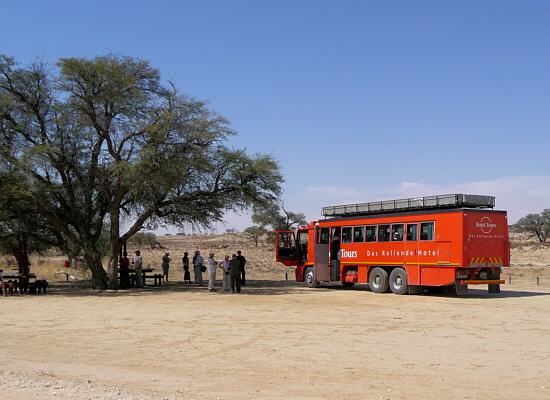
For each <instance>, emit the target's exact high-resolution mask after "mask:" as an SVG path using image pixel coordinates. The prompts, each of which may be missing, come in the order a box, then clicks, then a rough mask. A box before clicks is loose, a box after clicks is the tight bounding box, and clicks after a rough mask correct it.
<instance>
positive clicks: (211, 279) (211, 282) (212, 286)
mask: <svg viewBox="0 0 550 400" xmlns="http://www.w3.org/2000/svg"><path fill="white" fill-rule="evenodd" d="M217 268H218V262H217V261H216V259H215V258H214V253H210V255H209V256H208V291H210V292H215V291H216V269H217Z"/></svg>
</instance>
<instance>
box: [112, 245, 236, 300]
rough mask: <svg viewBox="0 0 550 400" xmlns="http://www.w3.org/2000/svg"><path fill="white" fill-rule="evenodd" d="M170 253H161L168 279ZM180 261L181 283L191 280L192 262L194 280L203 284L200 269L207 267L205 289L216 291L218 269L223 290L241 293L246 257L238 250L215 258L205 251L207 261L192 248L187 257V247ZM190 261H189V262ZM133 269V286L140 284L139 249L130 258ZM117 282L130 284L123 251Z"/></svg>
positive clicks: (141, 281) (127, 264)
mask: <svg viewBox="0 0 550 400" xmlns="http://www.w3.org/2000/svg"><path fill="white" fill-rule="evenodd" d="M170 261H172V259H171V258H170V253H168V252H167V253H165V254H164V256H163V257H162V275H163V278H164V280H165V281H166V282H167V281H168V274H169V272H170ZM181 261H182V264H183V281H184V283H191V272H190V265H192V266H193V274H194V278H195V284H197V285H202V284H203V278H202V274H203V272H207V271H208V290H209V291H211V292H215V291H216V273H217V271H218V269H220V270H221V272H222V274H223V275H222V276H223V279H222V288H223V290H224V291H230V290H231V292H232V293H235V292H237V293H240V292H241V286H245V285H246V270H245V265H246V258H245V257H244V256H243V255H242V254H241V251H240V250H239V251H237V254H233V255H232V257H231V259H230V258H229V255H226V256H225V258H224V259H223V260H222V261H218V260H216V259H215V258H214V253H210V254H209V255H208V259H207V261H206V263H205V262H204V259H203V257H202V256H201V253H200V251H199V250H197V251H195V254H194V256H193V259H192V260H191V262H190V260H189V253H188V252H187V251H186V252H185V253H183V257H182V259H181ZM191 263H192V264H191ZM133 269H134V270H135V272H136V274H135V276H136V287H138V288H141V287H143V283H144V282H143V257H142V256H141V252H140V251H139V250H136V256H135V257H134V260H133ZM120 286H121V288H123V289H126V288H128V287H130V260H129V259H128V254H127V253H124V255H123V257H122V258H121V259H120Z"/></svg>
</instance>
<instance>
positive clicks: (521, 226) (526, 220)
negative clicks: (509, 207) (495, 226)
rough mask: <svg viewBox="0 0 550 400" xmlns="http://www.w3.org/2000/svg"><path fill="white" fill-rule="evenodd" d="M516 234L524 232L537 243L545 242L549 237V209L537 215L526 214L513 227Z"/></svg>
mask: <svg viewBox="0 0 550 400" xmlns="http://www.w3.org/2000/svg"><path fill="white" fill-rule="evenodd" d="M513 229H514V230H515V231H516V232H525V233H527V234H529V235H530V236H531V237H535V236H536V237H537V239H538V240H539V242H541V243H543V242H546V239H548V237H550V209H545V210H543V211H542V212H540V213H537V214H527V215H526V216H525V217H523V218H521V219H520V220H519V221H518V222H516V223H515V224H514V225H513Z"/></svg>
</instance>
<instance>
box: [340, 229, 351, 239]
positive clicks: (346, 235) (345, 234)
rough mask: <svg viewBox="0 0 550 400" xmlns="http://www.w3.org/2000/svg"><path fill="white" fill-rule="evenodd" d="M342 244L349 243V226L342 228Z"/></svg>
mask: <svg viewBox="0 0 550 400" xmlns="http://www.w3.org/2000/svg"><path fill="white" fill-rule="evenodd" d="M342 243H351V226H348V227H345V228H342Z"/></svg>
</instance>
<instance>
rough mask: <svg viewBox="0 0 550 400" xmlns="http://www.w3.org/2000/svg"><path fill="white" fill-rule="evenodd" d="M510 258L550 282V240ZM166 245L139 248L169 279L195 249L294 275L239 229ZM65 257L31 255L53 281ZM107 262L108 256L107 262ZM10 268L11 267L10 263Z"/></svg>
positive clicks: (253, 275) (523, 275)
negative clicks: (166, 265)
mask: <svg viewBox="0 0 550 400" xmlns="http://www.w3.org/2000/svg"><path fill="white" fill-rule="evenodd" d="M512 239H513V240H512V241H511V260H512V266H511V267H510V268H507V269H505V270H504V278H505V279H506V280H507V281H508V280H509V278H510V277H511V278H512V284H514V283H522V284H526V285H536V282H537V277H538V278H539V284H540V285H541V286H542V285H545V286H550V243H542V244H541V243H538V242H536V241H535V240H533V239H528V238H526V237H519V236H517V235H516V236H512ZM158 240H159V242H160V244H161V245H162V247H163V248H161V249H150V248H146V247H142V248H141V249H140V250H141V252H142V255H143V258H144V264H145V265H150V266H151V267H152V268H155V269H156V270H160V269H161V265H162V256H163V255H164V253H165V252H169V253H170V257H171V258H172V262H171V268H170V279H171V280H174V281H179V280H182V279H183V271H182V263H181V258H182V256H183V252H184V251H187V252H189V254H190V255H191V257H192V255H193V252H194V251H195V250H200V252H201V254H202V255H203V256H204V257H206V256H207V255H208V253H210V252H214V254H215V257H216V259H218V260H222V259H223V257H224V256H225V255H226V254H227V255H229V256H231V254H232V253H235V252H236V251H237V250H241V251H242V252H243V254H244V255H245V257H246V258H247V260H248V263H247V274H248V276H249V278H250V279H268V280H284V279H285V273H287V274H288V279H289V280H293V279H294V269H293V268H291V267H285V266H283V265H281V264H279V263H277V262H276V261H275V249H274V246H273V245H268V244H265V243H261V244H260V245H259V246H258V247H256V246H255V245H254V242H253V240H252V239H250V238H248V237H247V236H246V235H243V234H239V233H232V234H223V235H190V236H161V237H159V238H158ZM137 249H138V247H137V246H135V245H132V244H130V245H129V247H128V253H129V257H130V258H131V257H132V256H133V255H134V252H135V250H137ZM8 259H9V257H6V256H4V257H0V266H3V267H4V268H6V265H7V261H8ZM64 260H65V258H64V257H63V256H59V255H52V256H46V257H44V256H33V257H32V259H31V263H32V267H31V268H32V271H33V272H34V273H35V274H36V275H37V277H39V278H41V279H48V280H50V281H54V282H55V281H63V280H65V276H64V275H61V274H56V272H60V271H66V269H65V268H64V267H63V262H64ZM106 264H107V262H106V260H105V265H106ZM8 269H9V267H8ZM69 273H70V276H71V278H70V279H71V280H88V279H89V278H90V273H89V271H88V270H87V269H86V267H85V265H83V264H79V265H78V267H77V268H76V269H75V268H71V269H70V270H69Z"/></svg>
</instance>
